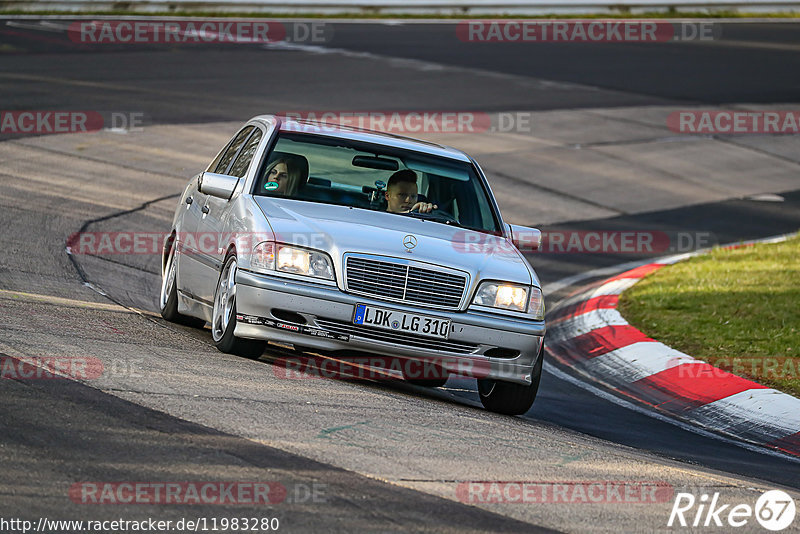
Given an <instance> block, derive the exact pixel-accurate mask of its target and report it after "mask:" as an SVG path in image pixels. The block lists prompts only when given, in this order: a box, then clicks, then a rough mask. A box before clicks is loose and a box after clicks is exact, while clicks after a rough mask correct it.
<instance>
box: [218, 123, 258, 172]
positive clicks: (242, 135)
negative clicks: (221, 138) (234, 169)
mask: <svg viewBox="0 0 800 534" xmlns="http://www.w3.org/2000/svg"><path fill="white" fill-rule="evenodd" d="M253 128H254V126H247V127H246V128H243V129H242V130H241V131H240V132H239V133H238V134H236V136H235V137H234V138H233V140H231V142H230V144H228V148H227V149H226V150H225V152H224V153H223V154H222V157H221V158H220V159H219V161H218V162H217V165H216V166H215V167H214V169H213V170H212V171H211V172H215V173H217V174H225V171H226V170H227V169H228V165H230V163H231V160H233V157H234V156H235V155H236V152H238V151H239V148H240V147H241V146H242V143H244V141H245V139H247V136H248V135H250V132H252V131H253Z"/></svg>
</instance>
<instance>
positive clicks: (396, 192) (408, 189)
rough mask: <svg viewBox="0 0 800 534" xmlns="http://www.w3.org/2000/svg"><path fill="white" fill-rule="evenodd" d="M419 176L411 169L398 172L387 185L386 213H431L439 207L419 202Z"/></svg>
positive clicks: (390, 178)
mask: <svg viewBox="0 0 800 534" xmlns="http://www.w3.org/2000/svg"><path fill="white" fill-rule="evenodd" d="M417 198H419V195H418V194H417V175H416V173H414V171H412V170H411V169H403V170H401V171H397V172H396V173H394V174H393V175H391V176H390V177H389V181H388V183H387V184H386V202H387V205H386V211H388V212H389V213H408V212H410V211H415V210H416V211H418V212H419V213H430V212H432V211H433V210H435V209H436V208H438V206H437V205H436V204H431V203H430V202H417Z"/></svg>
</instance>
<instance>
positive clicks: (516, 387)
mask: <svg viewBox="0 0 800 534" xmlns="http://www.w3.org/2000/svg"><path fill="white" fill-rule="evenodd" d="M543 361H544V342H543V343H542V347H541V348H540V349H539V356H538V357H537V359H536V364H535V365H534V366H533V373H532V375H533V376H531V384H530V385H529V386H523V385H522V384H514V383H511V382H502V381H499V380H488V379H482V380H478V395H479V396H480V398H481V404H483V407H484V408H486V409H487V410H489V411H490V412H495V413H500V414H503V415H522V414H524V413H525V412H527V411H528V410H530V408H531V406H532V405H533V401H534V400H536V393H537V392H538V391H539V382H540V381H541V379H542V363H543Z"/></svg>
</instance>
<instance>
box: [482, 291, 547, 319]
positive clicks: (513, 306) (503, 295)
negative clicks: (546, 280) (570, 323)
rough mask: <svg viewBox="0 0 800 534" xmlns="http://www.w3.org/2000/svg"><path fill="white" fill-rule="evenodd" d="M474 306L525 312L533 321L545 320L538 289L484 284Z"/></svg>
mask: <svg viewBox="0 0 800 534" xmlns="http://www.w3.org/2000/svg"><path fill="white" fill-rule="evenodd" d="M472 304H474V305H476V306H486V307H488V308H498V309H501V310H509V311H515V312H525V311H526V310H527V312H528V314H529V315H531V317H532V318H533V319H536V320H539V321H541V320H542V319H543V318H544V299H543V298H542V290H541V289H539V288H538V287H531V286H522V285H518V284H510V283H503V282H483V283H482V284H481V285H480V286H479V287H478V292H477V293H475V298H474V299H473V301H472Z"/></svg>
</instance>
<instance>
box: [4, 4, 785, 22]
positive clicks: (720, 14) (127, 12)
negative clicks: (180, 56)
mask: <svg viewBox="0 0 800 534" xmlns="http://www.w3.org/2000/svg"><path fill="white" fill-rule="evenodd" d="M11 5H13V4H7V6H6V8H5V9H3V8H0V15H62V16H65V17H70V16H72V17H77V16H83V15H107V16H137V17H142V18H145V17H165V16H167V17H217V18H226V17H227V18H259V19H281V18H303V19H331V20H335V19H377V20H380V19H408V20H413V19H421V20H428V19H452V20H454V21H458V20H468V19H480V20H494V19H514V20H520V19H564V20H566V19H627V20H642V19H670V18H679V19H690V18H691V19H723V18H725V19H727V18H731V19H736V18H757V19H793V18H798V17H800V12H795V11H777V12H771V13H744V12H739V11H730V10H713V9H712V10H709V11H677V10H674V11H653V12H643V13H631V12H629V11H625V10H624V9H622V7H624V6H621V7H620V10H616V11H611V12H609V13H584V14H545V15H520V14H515V15H511V14H506V13H499V14H492V15H489V14H467V13H464V14H452V13H451V14H432V13H431V14H412V13H382V12H380V11H376V10H372V9H365V10H364V11H358V12H354V13H330V14H323V13H303V12H298V13H258V12H255V13H231V12H216V11H204V10H198V11H186V10H175V11H159V12H142V11H138V10H133V9H110V10H87V11H57V10H22V9H14V8H13V7H11Z"/></svg>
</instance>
